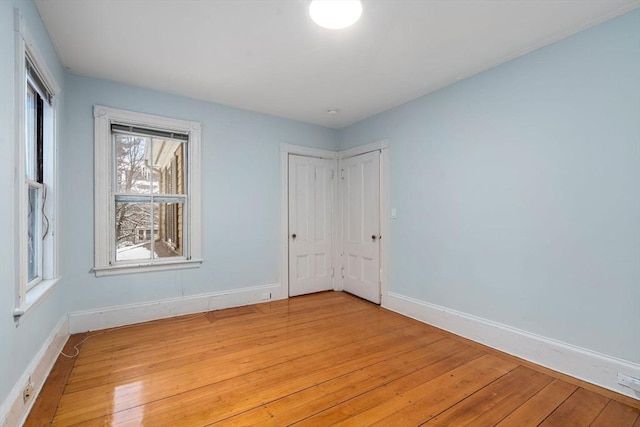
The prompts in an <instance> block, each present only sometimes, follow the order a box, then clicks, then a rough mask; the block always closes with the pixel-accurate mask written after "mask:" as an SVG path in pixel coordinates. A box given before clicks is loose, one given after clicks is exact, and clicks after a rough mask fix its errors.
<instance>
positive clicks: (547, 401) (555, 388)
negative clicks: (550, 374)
mask: <svg viewBox="0 0 640 427" xmlns="http://www.w3.org/2000/svg"><path fill="white" fill-rule="evenodd" d="M577 388H578V387H576V386H574V385H573V384H569V383H566V382H564V381H561V380H557V379H556V380H554V381H552V382H551V383H550V384H549V385H548V386H546V387H545V388H543V389H542V390H540V391H539V392H538V393H537V394H536V395H535V396H533V397H532V398H531V399H529V400H527V401H526V402H525V403H524V404H523V405H521V406H520V407H518V409H516V410H515V411H513V412H512V413H511V414H509V415H508V416H507V417H506V418H504V419H503V420H502V421H500V422H499V423H498V424H497V425H498V426H500V427H520V426H537V425H538V424H540V423H541V422H542V421H543V420H544V419H545V418H547V416H548V415H549V414H550V413H552V412H553V411H554V410H555V409H556V408H557V407H558V406H559V405H561V404H562V402H564V401H565V400H566V399H568V398H569V396H571V394H572V393H573V392H575V391H576V390H577Z"/></svg>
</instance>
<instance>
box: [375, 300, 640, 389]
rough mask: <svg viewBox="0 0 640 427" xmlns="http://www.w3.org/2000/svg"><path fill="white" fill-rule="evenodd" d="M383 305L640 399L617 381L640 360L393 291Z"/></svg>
mask: <svg viewBox="0 0 640 427" xmlns="http://www.w3.org/2000/svg"><path fill="white" fill-rule="evenodd" d="M383 306H384V307H385V308H387V309H389V310H392V311H395V312H397V313H400V314H402V315H405V316H408V317H411V318H413V319H416V320H419V321H421V322H424V323H427V324H429V325H432V326H435V327H437V328H440V329H444V330H446V331H449V332H452V333H454V334H456V335H459V336H461V337H464V338H468V339H470V340H473V341H476V342H479V343H481V344H484V345H487V346H489V347H492V348H495V349H498V350H500V351H504V352H505V353H508V354H511V355H513V356H517V357H519V358H521V359H525V360H528V361H530V362H533V363H536V364H538V365H541V366H544V367H546V368H549V369H553V370H554V371H558V372H561V373H563V374H567V375H570V376H572V377H575V378H578V379H580V380H583V381H587V382H589V383H592V384H595V385H598V386H600V387H604V388H606V389H609V390H612V391H615V392H617V393H620V394H623V395H626V396H629V397H632V398H635V399H640V393H636V392H634V391H633V390H631V389H630V388H627V387H623V386H621V385H619V384H617V382H616V381H617V375H618V372H622V373H625V374H627V375H631V376H632V377H635V378H640V364H637V363H633V362H629V361H626V360H621V359H617V358H614V357H611V356H607V355H605V354H601V353H597V352H594V351H591V350H588V349H584V348H581V347H577V346H573V345H571V344H567V343H564V342H560V341H556V340H553V339H550V338H546V337H543V336H540V335H536V334H532V333H530V332H526V331H523V330H520V329H516V328H513V327H510V326H507V325H503V324H500V323H497V322H492V321H490V320H486V319H482V318H479V317H475V316H472V315H469V314H465V313H462V312H458V311H455V310H450V309H448V308H445V307H441V306H437V305H434V304H430V303H427V302H424V301H421V300H417V299H415V298H410V297H407V296H403V295H400V294H396V293H393V292H389V293H387V295H386V297H385V299H384V300H383Z"/></svg>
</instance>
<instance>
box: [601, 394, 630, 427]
mask: <svg viewBox="0 0 640 427" xmlns="http://www.w3.org/2000/svg"><path fill="white" fill-rule="evenodd" d="M639 417H640V410H638V409H636V408H631V407H629V406H627V405H623V404H622V403H620V402H616V401H615V400H611V401H609V403H608V404H607V406H606V407H605V408H604V410H603V411H602V412H600V415H598V418H596V419H595V421H594V422H593V424H591V427H610V426H615V427H633V425H634V424H635V422H636V421H637V420H638V418H639Z"/></svg>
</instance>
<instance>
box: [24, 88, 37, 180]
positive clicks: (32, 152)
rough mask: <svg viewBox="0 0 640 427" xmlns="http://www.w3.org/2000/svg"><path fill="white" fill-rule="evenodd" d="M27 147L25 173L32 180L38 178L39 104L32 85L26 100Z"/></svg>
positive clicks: (28, 89)
mask: <svg viewBox="0 0 640 427" xmlns="http://www.w3.org/2000/svg"><path fill="white" fill-rule="evenodd" d="M26 106H27V110H26V112H25V113H26V120H25V123H26V129H25V132H26V136H27V139H26V147H25V148H26V149H25V174H26V177H27V178H28V179H30V180H32V181H36V180H37V175H36V143H37V141H36V135H37V130H36V126H37V125H38V120H37V115H38V104H37V97H36V92H35V91H34V90H33V88H32V87H31V85H27V102H26Z"/></svg>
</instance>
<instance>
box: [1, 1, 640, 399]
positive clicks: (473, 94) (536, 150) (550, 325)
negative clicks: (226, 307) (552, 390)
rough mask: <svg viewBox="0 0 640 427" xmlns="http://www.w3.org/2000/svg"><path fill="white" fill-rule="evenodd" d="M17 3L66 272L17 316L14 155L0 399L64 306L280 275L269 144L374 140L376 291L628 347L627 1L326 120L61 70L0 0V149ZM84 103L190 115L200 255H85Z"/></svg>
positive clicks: (639, 320) (632, 63)
mask: <svg viewBox="0 0 640 427" xmlns="http://www.w3.org/2000/svg"><path fill="white" fill-rule="evenodd" d="M14 6H17V7H19V8H21V9H22V12H23V15H24V17H25V21H26V23H27V26H28V28H29V31H30V32H31V33H32V35H33V36H34V38H35V39H36V40H37V42H38V46H39V48H40V50H41V51H42V53H43V55H44V56H45V59H46V61H47V63H48V65H49V67H50V68H51V71H52V73H53V74H54V76H55V78H56V79H57V80H58V83H59V84H60V85H61V86H63V97H62V105H61V107H62V111H61V113H62V114H61V117H60V128H61V138H60V151H59V157H60V183H59V184H60V186H59V191H60V218H61V227H60V244H61V254H60V256H61V265H60V267H61V273H62V276H63V280H62V281H61V282H60V284H59V286H58V288H57V290H56V291H55V292H54V293H53V294H51V295H49V296H48V297H47V298H46V299H45V300H44V301H42V303H41V304H40V305H39V306H37V307H36V308H34V309H33V310H32V311H30V312H29V313H28V314H27V315H26V316H25V318H24V319H23V322H22V323H21V324H20V325H19V326H17V327H16V324H15V323H14V322H13V317H12V316H11V312H12V309H13V307H12V301H13V298H14V295H13V292H14V289H13V285H12V284H13V283H14V275H15V274H16V272H15V271H14V263H15V254H14V249H13V248H14V242H13V209H14V186H13V185H11V183H12V182H13V175H12V173H13V171H12V170H11V169H10V168H4V169H0V179H1V181H0V182H2V183H3V185H0V235H2V236H3V238H4V240H3V245H0V284H2V286H0V401H2V400H4V399H5V398H6V396H7V393H8V392H9V390H10V389H11V387H13V385H14V383H15V382H16V381H17V379H18V378H19V376H20V375H21V374H22V373H23V372H24V370H25V369H26V367H27V364H28V363H29V362H30V361H31V360H32V359H33V357H34V356H35V355H36V353H37V351H38V350H39V348H40V346H41V345H42V343H43V341H44V340H45V339H46V337H47V336H48V335H49V334H50V333H51V331H52V329H53V327H54V326H55V324H56V323H57V321H58V320H59V319H60V318H61V317H62V316H63V315H64V313H66V312H70V311H78V310H86V309H96V308H101V307H108V306H113V305H120V304H131V303H136V302H144V301H154V300H157V299H162V298H172V297H179V296H181V295H185V296H186V295H194V294H199V293H205V292H215V291H219V290H228V289H237V288H241V287H245V286H255V285H263V284H272V283H276V282H278V280H279V277H278V275H279V262H278V260H279V254H278V249H279V238H278V236H279V232H280V193H279V188H280V163H279V144H280V143H281V142H286V143H292V144H300V145H306V146H311V147H316V148H324V149H337V148H342V149H344V148H348V147H352V146H355V145H360V144H364V143H367V142H372V141H376V140H380V139H383V138H387V139H389V142H390V146H391V150H390V151H391V165H390V166H391V177H390V180H391V205H392V206H393V207H395V208H397V209H398V219H397V220H393V221H392V223H391V232H392V235H391V237H392V240H391V244H392V246H391V249H390V269H391V271H390V273H391V280H390V286H391V290H392V291H393V292H397V293H400V294H403V295H407V296H410V297H413V298H418V299H421V300H424V301H428V302H431V303H434V304H439V305H442V306H445V307H449V308H451V309H455V310H460V311H463V312H466V313H469V314H473V315H476V316H480V317H484V318H487V319H491V320H494V321H497V322H501V323H504V324H507V325H510V326H512V327H516V328H521V329H523V330H526V331H529V332H533V333H538V334H541V335H544V336H547V337H550V338H555V339H558V340H560V341H564V342H567V343H572V344H575V345H578V346H581V347H585V348H588V349H591V350H594V351H599V352H601V353H605V354H607V355H610V356H614V357H619V358H622V359H625V360H629V361H633V362H636V363H637V362H640V340H638V337H639V336H640V308H639V305H638V301H640V198H639V197H638V194H640V120H639V117H640V80H639V78H638V75H640V12H639V11H634V12H632V13H629V14H627V15H625V16H623V17H620V18H617V19H615V20H612V21H610V22H607V23H605V24H603V25H600V26H598V27H595V28H593V29H590V30H588V31H586V32H583V33H580V34H578V35H575V36H573V37H571V38H569V39H566V40H563V41H561V42H558V43H556V44H554V45H552V46H549V47H546V48H543V49H541V50H538V51H536V52H534V53H532V54H529V55H526V56H524V57H522V58H519V59H517V60H514V61H511V62H509V63H507V64H504V65H502V66H500V67H497V68H494V69H492V70H490V71H487V72H485V73H482V74H480V75H477V76H475V77H472V78H469V79H467V80H464V81H462V82H459V83H458V84H456V85H453V86H450V87H448V88H445V89H442V90H440V91H438V92H436V93H433V94H430V95H428V96H425V97H422V98H420V99H418V100H416V101H414V102H411V103H409V104H406V105H404V106H401V107H398V108H396V109H393V110H391V111H388V112H386V113H383V114H380V115H378V116H376V117H373V118H371V119H369V120H365V121H363V122H360V123H358V124H356V125H354V126H351V127H349V128H347V129H344V130H342V131H340V132H337V131H333V130H330V129H325V128H320V127H317V126H311V125H306V124H302V123H297V122H292V121H288V120H283V119H278V118H273V117H268V116H265V115H260V114H255V113H250V112H246V111H242V110H237V109H233V108H229V107H224V106H220V105H216V104H211V103H206V102H200V101H195V100H191V99H186V98H181V97H177V96H172V95H169V94H164V93H159V92H154V91H150V90H144V89H140V88H135V87H130V86H125V85H121V84H118V83H113V82H107V81H104V80H98V79H91V78H86V77H80V76H76V75H65V72H64V70H63V69H62V67H61V66H60V64H59V62H58V60H57V58H56V56H55V52H54V50H53V49H52V47H51V44H50V41H49V39H48V38H47V35H46V31H45V30H44V27H43V26H42V23H41V22H40V18H39V16H38V14H37V11H36V9H35V7H34V5H33V4H32V2H31V1H30V0H24V1H21V0H5V1H0V94H1V96H0V145H1V147H0V149H1V150H2V153H3V155H4V156H6V158H13V153H14V138H13V123H14V102H13V81H14V76H13V61H14V51H13V49H14V47H13V7H14ZM94 104H103V105H107V106H111V107H115V108H123V109H130V110H134V111H141V112H146V113H151V114H159V115H166V116H171V117H176V118H182V119H187V120H195V121H200V122H201V123H202V129H203V132H202V143H203V147H202V164H203V176H202V181H203V220H204V221H203V255H204V258H205V263H204V265H203V266H202V268H200V269H196V270H182V271H176V272H164V273H152V274H140V275H126V276H118V277H110V278H99V279H98V278H95V277H94V276H93V274H91V273H90V269H91V268H92V266H93V117H92V106H93V105H94Z"/></svg>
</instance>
